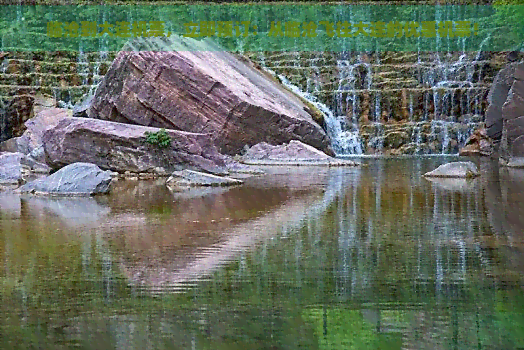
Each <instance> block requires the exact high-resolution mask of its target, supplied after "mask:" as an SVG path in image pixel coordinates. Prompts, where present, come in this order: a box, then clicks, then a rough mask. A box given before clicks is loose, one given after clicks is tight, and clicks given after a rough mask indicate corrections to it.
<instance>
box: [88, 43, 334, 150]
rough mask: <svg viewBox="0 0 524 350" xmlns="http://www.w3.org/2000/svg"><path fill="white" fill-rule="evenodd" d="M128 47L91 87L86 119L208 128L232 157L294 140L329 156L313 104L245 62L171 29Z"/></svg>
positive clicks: (201, 130) (190, 129)
mask: <svg viewBox="0 0 524 350" xmlns="http://www.w3.org/2000/svg"><path fill="white" fill-rule="evenodd" d="M128 46H129V47H124V49H123V51H122V52H120V53H119V54H118V56H117V58H116V59H115V61H114V62H113V64H112V65H111V68H110V69H109V71H108V73H107V74H106V76H105V77H104V79H103V80H102V82H101V83H100V85H99V87H98V89H97V90H96V93H95V96H94V98H93V101H92V103H91V106H90V107H89V109H88V110H87V114H88V116H89V117H91V118H97V119H103V120H110V121H114V122H121V123H130V124H138V125H143V126H152V127H159V128H166V129H174V130H184V131H188V132H193V133H206V134H211V136H212V138H213V142H214V143H215V144H216V145H217V147H218V150H219V151H220V152H221V153H224V154H229V155H234V154H237V153H238V152H240V151H241V150H242V148H243V147H244V146H245V145H255V144H257V143H260V142H268V143H270V144H282V143H285V142H289V141H291V140H300V141H302V142H304V143H306V144H309V145H311V146H313V147H315V148H318V149H320V150H322V151H324V152H326V153H328V154H333V151H332V149H331V145H330V142H329V138H328V136H327V134H326V133H325V131H324V130H323V129H322V127H321V126H320V125H319V124H317V123H316V122H315V121H314V119H313V117H312V114H310V107H309V106H307V105H306V104H304V102H302V101H301V100H300V99H299V98H298V97H297V96H296V95H294V94H293V93H291V92H290V91H288V90H286V89H285V88H284V87H283V86H281V85H280V84H279V83H277V82H276V81H274V80H273V79H271V78H269V77H268V76H267V75H266V74H264V73H262V72H261V71H259V70H257V69H256V68H255V67H254V65H253V64H252V63H251V62H250V61H248V60H245V59H244V60H242V59H241V58H239V57H237V56H235V55H233V54H231V53H229V52H226V51H225V50H222V49H220V48H218V47H216V46H214V44H212V43H210V42H208V41H205V40H204V41H197V40H194V39H192V38H182V37H178V36H174V35H172V36H171V37H169V38H147V39H142V38H137V39H136V40H135V41H133V42H131V43H129V44H128ZM135 46H136V47H135ZM135 48H138V49H139V50H136V51H135V50H134V49H135Z"/></svg>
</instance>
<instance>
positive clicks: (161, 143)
mask: <svg viewBox="0 0 524 350" xmlns="http://www.w3.org/2000/svg"><path fill="white" fill-rule="evenodd" d="M145 136H146V142H147V143H149V144H151V145H154V146H158V147H159V148H167V147H169V146H171V137H170V136H169V135H168V134H167V132H166V130H165V129H160V130H159V131H157V132H150V131H146V132H145Z"/></svg>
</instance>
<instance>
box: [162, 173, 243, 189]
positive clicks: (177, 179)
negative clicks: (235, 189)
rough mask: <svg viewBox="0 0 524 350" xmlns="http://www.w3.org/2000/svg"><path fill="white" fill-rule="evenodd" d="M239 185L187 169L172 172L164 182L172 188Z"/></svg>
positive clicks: (230, 180)
mask: <svg viewBox="0 0 524 350" xmlns="http://www.w3.org/2000/svg"><path fill="white" fill-rule="evenodd" d="M241 184H243V181H241V180H237V179H233V178H230V177H226V176H217V175H212V174H205V173H200V172H198V171H193V170H187V169H185V170H182V171H175V172H173V174H172V175H171V176H170V177H169V178H168V179H167V182H166V185H168V186H169V187H174V188H176V187H189V186H232V185H241Z"/></svg>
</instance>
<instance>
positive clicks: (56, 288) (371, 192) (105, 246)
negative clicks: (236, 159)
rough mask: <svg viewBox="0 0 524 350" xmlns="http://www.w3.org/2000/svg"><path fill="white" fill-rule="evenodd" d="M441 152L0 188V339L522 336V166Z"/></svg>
mask: <svg viewBox="0 0 524 350" xmlns="http://www.w3.org/2000/svg"><path fill="white" fill-rule="evenodd" d="M456 159H457V158H444V157H427V158H420V157H417V158H414V157H413V158H409V157H406V158H379V159H363V162H364V163H365V164H367V166H365V167H362V168H330V169H328V168H316V167H300V168H294V169H285V168H274V169H269V170H268V174H267V175H264V176H260V177H255V178H250V179H247V180H246V183H245V185H244V186H241V187H235V188H230V189H222V188H213V189H194V190H190V191H188V192H170V191H169V190H168V189H167V188H166V187H165V186H164V185H163V184H162V182H135V181H120V182H117V183H116V184H115V186H114V189H113V192H112V194H111V195H109V196H106V197H95V198H65V199H59V198H52V199H49V198H43V197H31V196H19V195H16V194H13V193H8V192H0V240H1V242H0V257H1V258H0V264H1V265H0V278H1V280H2V289H1V303H0V307H1V313H2V318H1V319H0V320H1V321H0V322H1V324H0V348H1V349H69V348H74V349H79V348H80V349H228V350H229V349H518V348H524V311H523V306H524V288H523V286H524V283H523V278H522V276H524V231H523V228H524V201H523V200H522V198H523V197H522V196H523V195H524V170H523V171H522V173H520V172H518V171H510V170H508V169H500V171H499V169H498V168H497V166H496V164H494V163H493V162H492V161H490V160H482V161H479V160H475V161H476V162H477V163H478V164H479V166H480V167H481V168H482V170H483V175H482V176H481V177H480V178H477V179H474V180H471V181H469V180H468V181H466V180H452V181H450V180H447V181H443V180H440V181H434V182H431V181H428V180H426V179H424V178H423V177H422V176H421V175H422V174H423V173H424V172H426V171H429V170H432V169H434V168H435V167H436V166H438V165H440V164H443V163H445V162H447V161H450V160H456Z"/></svg>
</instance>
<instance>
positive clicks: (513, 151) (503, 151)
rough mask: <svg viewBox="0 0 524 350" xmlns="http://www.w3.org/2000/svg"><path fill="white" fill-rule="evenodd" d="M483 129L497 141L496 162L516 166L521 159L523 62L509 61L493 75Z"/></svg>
mask: <svg viewBox="0 0 524 350" xmlns="http://www.w3.org/2000/svg"><path fill="white" fill-rule="evenodd" d="M486 130H487V135H488V136H489V137H490V138H492V139H493V140H494V141H495V142H497V141H499V140H500V145H499V147H498V153H499V156H500V164H501V165H507V166H515V167H520V164H521V163H523V162H524V62H519V63H511V64H509V65H507V66H506V67H505V68H504V69H502V70H501V71H500V72H499V74H498V75H497V77H496V79H495V81H494V83H493V86H492V88H491V91H490V106H489V108H488V111H487V113H486ZM521 158H522V160H520V159H521Z"/></svg>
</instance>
